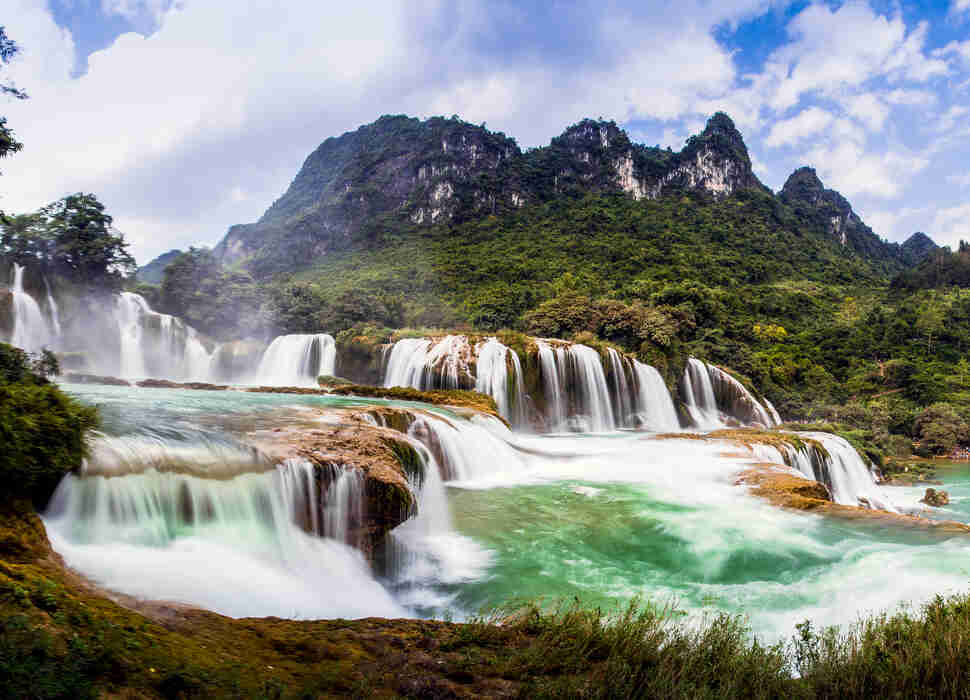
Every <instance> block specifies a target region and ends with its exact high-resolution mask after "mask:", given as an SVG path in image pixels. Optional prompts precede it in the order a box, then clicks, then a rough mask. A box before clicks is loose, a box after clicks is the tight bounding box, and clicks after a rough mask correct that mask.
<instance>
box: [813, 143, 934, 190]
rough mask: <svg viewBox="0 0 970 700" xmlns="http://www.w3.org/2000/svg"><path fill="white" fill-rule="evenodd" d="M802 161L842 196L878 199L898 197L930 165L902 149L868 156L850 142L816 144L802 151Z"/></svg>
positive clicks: (923, 159)
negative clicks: (868, 196) (813, 167)
mask: <svg viewBox="0 0 970 700" xmlns="http://www.w3.org/2000/svg"><path fill="white" fill-rule="evenodd" d="M802 161H803V162H806V163H815V164H816V168H817V170H818V172H819V176H820V177H821V178H822V180H823V181H824V182H825V183H826V186H828V187H832V188H834V189H836V190H838V191H839V192H841V193H842V194H843V195H845V196H846V197H853V196H855V195H870V196H873V197H877V198H882V199H888V198H892V197H896V196H897V195H899V194H900V193H901V191H902V189H903V188H904V187H905V185H907V184H908V183H909V182H910V181H911V180H912V179H913V177H915V176H916V175H917V174H919V173H920V172H922V171H923V170H925V169H926V168H927V167H928V166H929V164H930V161H929V159H928V158H926V157H925V156H922V155H918V154H916V153H910V152H907V151H904V150H899V151H894V150H889V151H883V152H880V153H869V152H866V150H865V148H864V147H863V146H862V145H860V144H859V143H856V142H852V141H850V140H844V141H837V142H830V143H825V144H819V145H817V146H815V147H814V148H812V149H811V150H809V151H808V152H806V153H805V154H804V155H803V156H802Z"/></svg>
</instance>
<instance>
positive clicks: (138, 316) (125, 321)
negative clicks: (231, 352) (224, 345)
mask: <svg viewBox="0 0 970 700" xmlns="http://www.w3.org/2000/svg"><path fill="white" fill-rule="evenodd" d="M114 317H115V321H116V323H117V325H118V333H119V335H120V347H121V358H120V368H119V375H120V376H122V377H124V378H126V379H143V378H145V377H154V378H158V379H173V380H194V381H206V380H207V379H208V378H209V364H210V361H211V356H210V354H209V352H208V351H207V350H206V349H205V346H204V345H203V344H202V341H201V340H200V338H199V335H198V333H196V331H195V329H194V328H192V327H191V326H189V325H188V324H186V323H184V322H182V321H181V320H180V319H178V318H175V317H174V316H170V315H168V314H160V313H157V312H155V311H153V310H152V309H151V307H150V306H149V305H148V302H147V301H145V299H144V297H142V296H141V295H140V294H134V293H132V292H122V293H121V294H119V295H118V298H117V301H116V303H115V309H114Z"/></svg>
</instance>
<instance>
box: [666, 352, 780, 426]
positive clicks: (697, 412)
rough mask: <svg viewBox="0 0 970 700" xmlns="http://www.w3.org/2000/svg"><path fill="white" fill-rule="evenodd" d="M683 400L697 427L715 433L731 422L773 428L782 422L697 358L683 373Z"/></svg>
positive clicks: (722, 373) (734, 382)
mask: <svg viewBox="0 0 970 700" xmlns="http://www.w3.org/2000/svg"><path fill="white" fill-rule="evenodd" d="M684 398H685V406H686V408H687V413H688V415H689V416H690V418H691V421H692V422H693V424H694V427H696V428H700V429H701V430H716V429H718V428H724V427H727V426H728V425H729V424H731V423H732V422H734V423H741V424H743V425H759V426H761V427H764V428H772V427H774V426H776V425H778V424H779V423H781V420H780V419H779V418H778V414H777V412H776V411H775V410H774V407H772V408H771V409H770V410H769V409H768V408H766V406H764V405H762V404H761V402H760V401H758V399H756V398H755V397H754V396H753V395H752V394H751V392H750V391H748V390H747V389H746V388H745V386H744V385H743V384H741V382H739V381H738V380H737V379H735V378H734V377H732V376H731V375H730V374H728V373H727V372H725V371H724V370H722V369H720V368H719V367H715V366H714V365H710V364H707V363H706V362H702V361H701V360H698V359H696V358H693V357H692V358H690V359H689V360H687V367H686V368H685V370H684Z"/></svg>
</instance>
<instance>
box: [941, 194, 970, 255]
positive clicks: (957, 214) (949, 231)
mask: <svg viewBox="0 0 970 700" xmlns="http://www.w3.org/2000/svg"><path fill="white" fill-rule="evenodd" d="M932 230H933V239H934V240H935V241H936V242H937V244H939V245H949V246H950V247H951V248H956V246H957V245H958V244H959V242H960V241H961V240H964V241H970V204H958V205H956V206H953V207H947V208H944V209H938V210H937V211H936V215H935V216H934V217H933V229H932Z"/></svg>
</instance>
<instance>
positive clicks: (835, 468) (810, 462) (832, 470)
mask: <svg viewBox="0 0 970 700" xmlns="http://www.w3.org/2000/svg"><path fill="white" fill-rule="evenodd" d="M794 434H795V435H798V436H800V437H803V438H808V439H811V440H815V441H816V442H818V443H820V444H821V446H822V449H821V450H820V449H818V448H816V447H814V446H808V447H806V448H804V449H797V448H796V447H794V446H792V445H782V446H781V447H772V446H768V445H752V446H751V447H750V449H751V451H752V452H753V453H754V455H755V456H756V458H757V459H758V460H759V461H764V462H776V463H783V464H787V465H788V466H790V467H793V468H794V469H797V470H798V471H799V472H801V474H802V475H804V476H805V477H806V478H808V479H812V480H813V481H817V482H819V483H820V484H825V486H827V487H828V490H829V493H830V495H831V497H832V501H833V502H834V503H839V504H841V505H847V506H863V507H867V508H876V509H879V510H888V511H890V512H892V513H896V512H899V511H898V508H897V507H896V506H895V504H894V503H893V502H892V499H891V498H890V497H889V495H888V494H887V492H886V490H885V489H883V488H882V487H881V486H879V484H878V483H876V479H875V477H874V476H873V474H872V472H871V471H870V470H869V467H868V466H866V463H865V461H864V460H863V459H862V457H860V456H859V453H858V452H856V450H855V448H854V447H852V445H851V444H849V442H848V441H846V440H845V439H844V438H841V437H839V436H838V435H832V434H831V433H818V432H800V433H794Z"/></svg>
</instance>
